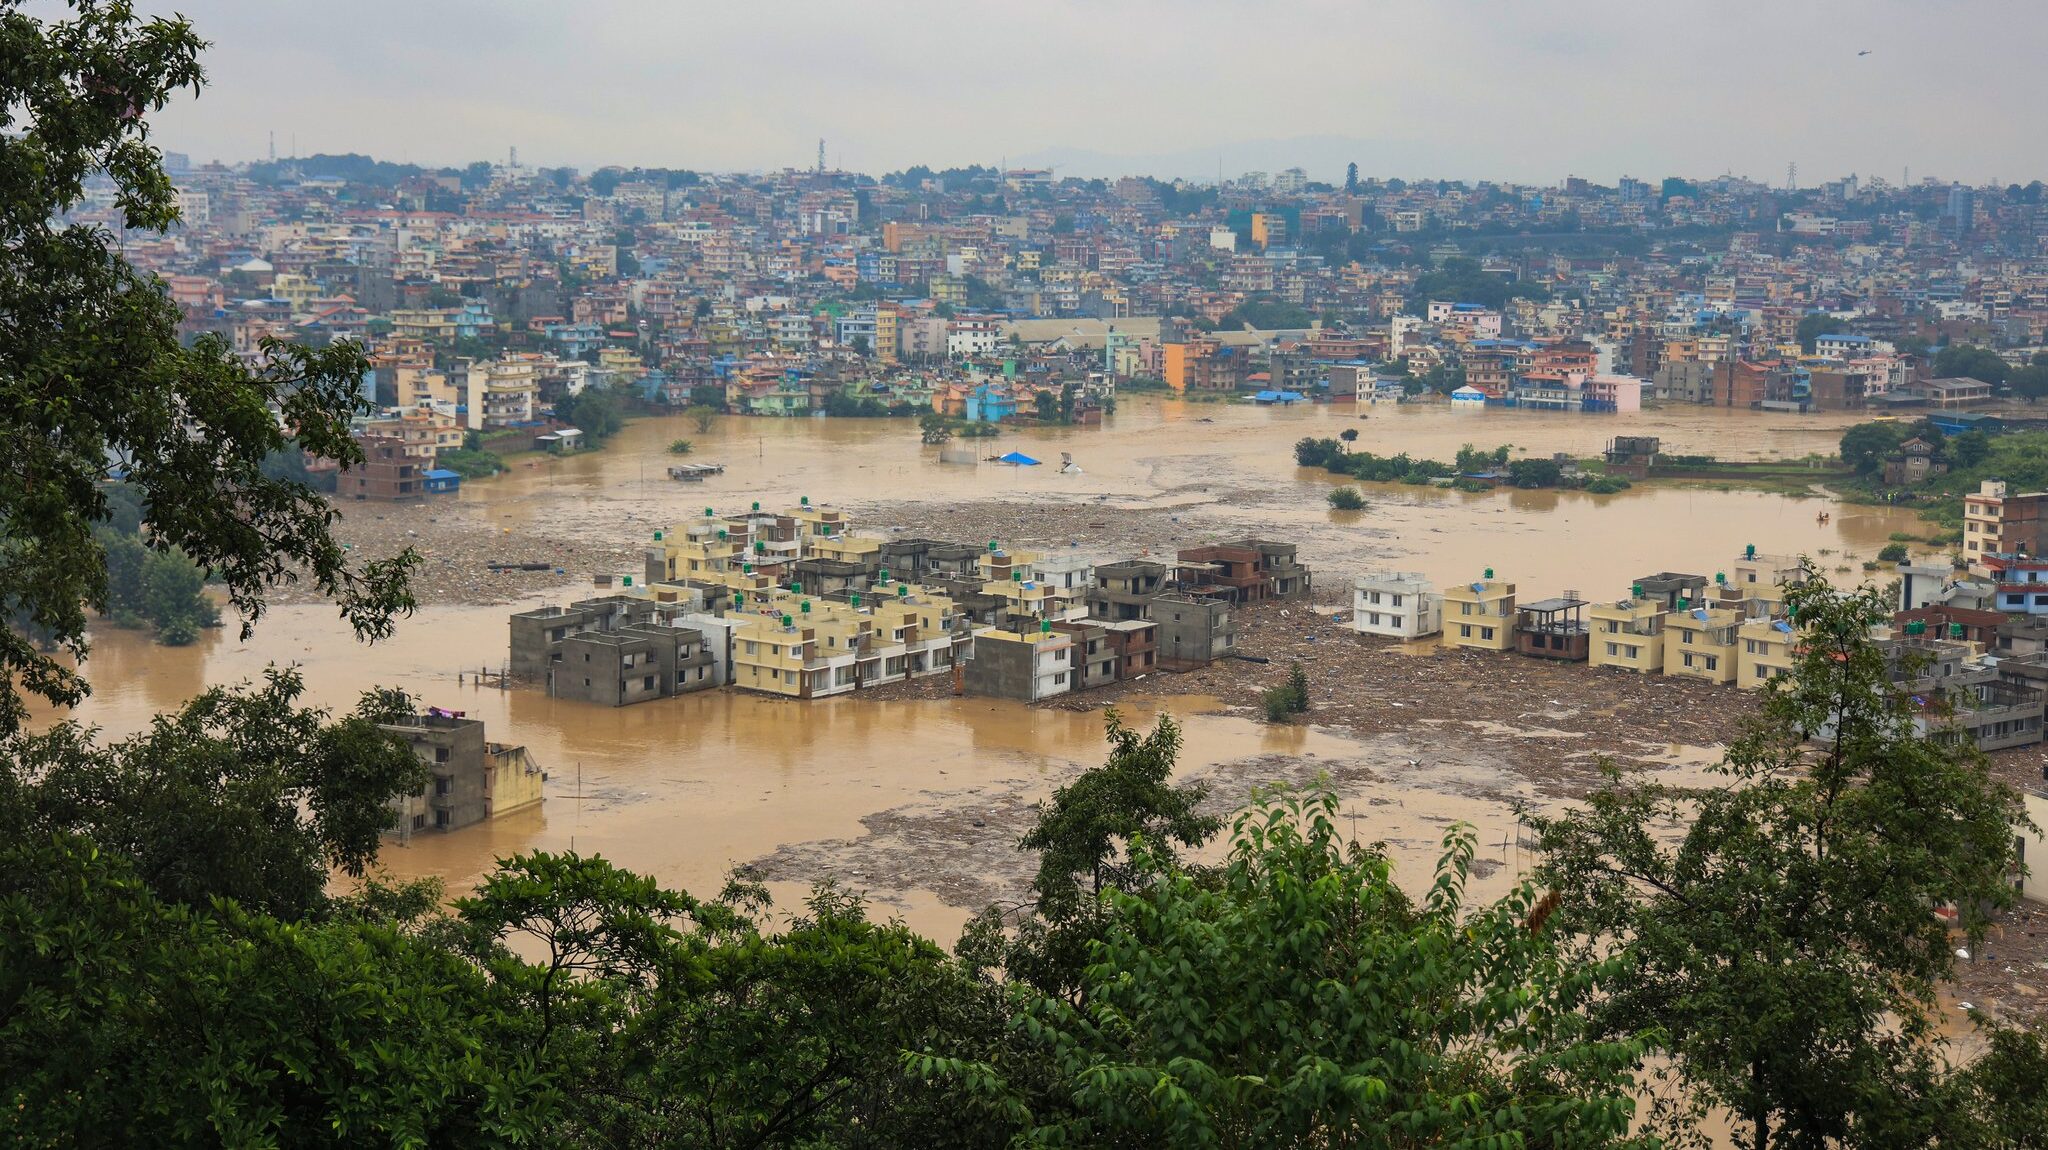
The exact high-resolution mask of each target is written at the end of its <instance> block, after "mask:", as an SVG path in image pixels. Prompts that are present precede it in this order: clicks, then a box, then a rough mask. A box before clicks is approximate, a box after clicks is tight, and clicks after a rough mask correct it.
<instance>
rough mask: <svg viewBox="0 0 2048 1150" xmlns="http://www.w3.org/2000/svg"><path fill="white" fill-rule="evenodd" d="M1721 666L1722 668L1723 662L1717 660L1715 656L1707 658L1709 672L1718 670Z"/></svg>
mask: <svg viewBox="0 0 2048 1150" xmlns="http://www.w3.org/2000/svg"><path fill="white" fill-rule="evenodd" d="M1720 666H1721V660H1720V659H1718V658H1716V657H1715V656H1713V655H1708V656H1707V670H1709V671H1713V670H1718V669H1719V668H1720Z"/></svg>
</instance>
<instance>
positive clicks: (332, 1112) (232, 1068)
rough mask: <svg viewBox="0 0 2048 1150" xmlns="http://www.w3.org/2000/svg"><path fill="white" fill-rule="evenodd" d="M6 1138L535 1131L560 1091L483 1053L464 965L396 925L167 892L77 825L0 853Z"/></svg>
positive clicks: (486, 1139)
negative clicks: (80, 833)
mask: <svg viewBox="0 0 2048 1150" xmlns="http://www.w3.org/2000/svg"><path fill="white" fill-rule="evenodd" d="M0 1002H5V1003H7V1004H8V1008H7V1009H6V1010H5V1011H0V1083H5V1085H4V1086H0V1102H4V1103H5V1105H4V1109H0V1139H4V1140H5V1141H6V1142H7V1143H8V1144H9V1145H12V1146H120V1145H136V1144H143V1143H149V1144H155V1145H173V1146H202V1145H245V1146H309V1147H348V1146H363V1145H415V1146H425V1145H433V1146H452V1147H485V1146H502V1145H507V1144H522V1143H530V1142H532V1141H534V1140H535V1139H536V1138H537V1137H538V1132H539V1129H540V1127H541V1125H542V1119H543V1117H544V1116H545V1115H546V1114H547V1112H548V1111H549V1110H550V1109H551V1108H552V1107H553V1105H554V1103H555V1100H556V1099H558V1098H559V1097H560V1094H561V1092H560V1090H559V1089H558V1088H557V1087H556V1086H555V1085H554V1084H552V1083H550V1082H548V1081H546V1080H545V1079H543V1078H541V1077H540V1076H539V1075H537V1074H536V1073H535V1069H534V1067H533V1066H532V1065H531V1063H529V1062H525V1061H522V1060H521V1059H519V1058H517V1057H516V1056H508V1057H496V1056H494V1055H493V1054H492V1053H491V1052H492V1051H493V1050H494V1048H495V1047H496V1045H497V1043H496V1036H497V1033H498V1031H499V1029H500V1027H501V1025H502V1013H501V1011H500V1010H499V1009H498V1006H497V1004H496V1003H494V1002H493V1001H492V996H491V994H490V988H489V987H488V985H487V983H486V982H485V980H484V978H483V976H482V975H481V974H480V973H479V972H478V970H477V969H476V967H475V966H474V965H472V964H471V963H469V962H468V961H466V960H465V959H464V958H463V957H462V956H461V955H459V954H457V953H455V952H453V951H451V950H449V949H447V948H445V947H442V946H439V945H435V944H433V943H431V942H428V941H424V940H422V939H421V938H420V937H417V936H416V935H414V934H412V933H410V932H409V931H407V930H405V929H404V928H403V927H402V926H401V925H400V924H397V923H393V922H389V921H379V920H378V919H377V918H376V917H375V916H363V915H355V916H350V917H347V918H336V919H334V920H331V921H326V922H317V923H287V922H283V921H280V920H278V919H276V918H272V917H269V916H267V915H263V914H259V913H253V912H251V911H249V910H247V909H245V908H243V907H242V906H239V905H237V904H236V903H234V902H231V901H230V902H225V903H222V904H220V905H219V906H217V907H206V906H205V905H204V904H202V905H201V906H200V907H199V908H194V907H190V906H184V905H179V904H177V903H175V902H172V901H168V900H166V899H164V898H163V897H162V895H161V894H160V893H159V892H158V891H157V890H156V889H154V888H153V886H152V884H149V883H145V882H144V881H142V880H141V879H140V878H138V877H137V876H136V874H135V873H134V868H133V866H131V865H130V863H129V862H128V860H126V859H124V858H122V857H121V856H120V855H119V854H116V853H113V852H109V851H107V850H104V849H101V848H99V847H96V846H95V845H94V844H93V843H91V842H89V841H87V840H85V839H82V838H79V837H77V836H74V835H68V834H57V835H49V836H46V835H37V836H33V837H28V838H12V839H9V840H7V844H6V845H5V846H0Z"/></svg>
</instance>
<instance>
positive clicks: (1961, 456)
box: [1948, 431, 1991, 471]
mask: <svg viewBox="0 0 2048 1150" xmlns="http://www.w3.org/2000/svg"><path fill="white" fill-rule="evenodd" d="M1990 455H1991V437H1990V436H1989V435H1986V434H1985V433H1983V432H1981V431H1965V432H1963V433H1962V434H1961V435H1958V436H1956V437H1954V438H1953V439H1950V440H1949V441H1948V457H1949V462H1950V463H1952V464H1954V465H1955V467H1956V469H1957V470H1961V471H1967V470H1970V469H1972V468H1975V467H1976V466H1978V465H1979V464H1981V463H1983V462H1984V460H1985V459H1986V458H1988V457H1989V456H1990Z"/></svg>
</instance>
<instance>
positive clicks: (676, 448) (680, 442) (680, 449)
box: [668, 439, 697, 455]
mask: <svg viewBox="0 0 2048 1150" xmlns="http://www.w3.org/2000/svg"><path fill="white" fill-rule="evenodd" d="M695 450H697V445H696V444H694V443H692V442H690V441H689V440H687V439H671V440H669V443H668V453H669V454H670V455H688V454H690V453H691V452H692V451H695Z"/></svg>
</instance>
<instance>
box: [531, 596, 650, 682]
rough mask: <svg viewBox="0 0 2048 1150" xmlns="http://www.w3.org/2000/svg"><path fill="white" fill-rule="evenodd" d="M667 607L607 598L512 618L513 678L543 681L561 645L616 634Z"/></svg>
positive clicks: (635, 599)
mask: <svg viewBox="0 0 2048 1150" xmlns="http://www.w3.org/2000/svg"><path fill="white" fill-rule="evenodd" d="M666 609H667V608H665V606H664V605H663V604H661V603H657V602H654V601H652V600H649V599H642V598H639V597H638V596H633V595H605V596H601V597H599V598H596V599H584V600H581V601H579V602H575V603H571V604H569V605H568V606H567V607H540V608H536V609H534V610H531V611H518V612H515V613H514V614H513V615H512V636H511V639H512V641H511V663H510V670H511V672H512V674H513V676H514V677H516V678H521V679H534V680H540V679H545V678H546V677H547V670H548V667H549V666H550V665H551V664H552V663H554V662H555V661H556V659H557V658H558V657H559V656H560V655H561V651H562V643H563V641H564V640H566V639H568V638H569V637H570V636H571V635H581V634H583V633H585V632H587V631H616V630H618V629H619V628H621V627H625V626H628V625H630V624H633V623H646V622H650V621H652V620H655V619H658V618H660V617H661V616H662V614H663V613H664V611H665V610H666Z"/></svg>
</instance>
